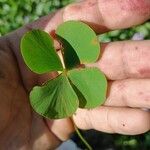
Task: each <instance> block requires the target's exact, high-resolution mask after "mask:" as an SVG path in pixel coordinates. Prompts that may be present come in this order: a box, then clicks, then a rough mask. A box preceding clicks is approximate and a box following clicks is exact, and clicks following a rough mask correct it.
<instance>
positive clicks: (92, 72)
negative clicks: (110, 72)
mask: <svg viewBox="0 0 150 150" xmlns="http://www.w3.org/2000/svg"><path fill="white" fill-rule="evenodd" d="M68 76H69V78H70V80H71V82H72V84H73V85H74V86H75V87H74V86H73V88H74V90H75V91H76V94H77V95H78V98H79V107H80V108H94V107H97V106H99V105H101V104H103V103H104V101H105V99H106V92H107V80H106V77H105V75H104V74H103V73H102V72H100V70H99V69H97V68H84V69H74V70H71V71H69V72H68Z"/></svg>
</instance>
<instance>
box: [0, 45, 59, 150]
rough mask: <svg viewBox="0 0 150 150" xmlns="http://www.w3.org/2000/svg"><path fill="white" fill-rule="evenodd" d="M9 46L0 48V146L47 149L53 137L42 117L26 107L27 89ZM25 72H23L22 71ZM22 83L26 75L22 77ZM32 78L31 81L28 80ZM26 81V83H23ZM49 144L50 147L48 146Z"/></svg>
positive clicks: (27, 103) (0, 147) (1, 147)
mask: <svg viewBox="0 0 150 150" xmlns="http://www.w3.org/2000/svg"><path fill="white" fill-rule="evenodd" d="M16 62H17V61H16V60H15V58H14V55H13V54H12V52H11V50H10V49H9V46H8V47H6V48H1V49H0V68H1V70H0V97H1V101H0V149H9V148H10V146H11V149H12V150H13V149H21V148H24V149H32V148H31V147H34V148H35V149H36V146H37V145H38V148H39V149H40V147H39V144H38V143H39V142H40V143H41V142H42V141H44V142H43V145H44V146H43V145H42V143H41V148H44V147H45V149H47V148H48V147H49V146H50V145H51V143H52V142H53V140H55V143H57V140H56V138H55V137H54V136H52V134H51V133H50V132H48V128H47V126H46V123H45V122H44V121H43V119H42V118H41V117H39V116H37V115H36V114H35V113H33V111H32V110H31V108H30V105H29V99H28V92H27V90H28V89H26V87H25V86H24V84H23V82H22V81H23V80H22V78H21V76H20V73H19V72H20V70H19V69H18V66H17V63H16ZM25 76H26V75H25ZM24 82H25V83H27V82H26V79H25V80H24ZM31 82H32V81H31ZM27 84H29V83H27ZM51 148H52V147H51Z"/></svg>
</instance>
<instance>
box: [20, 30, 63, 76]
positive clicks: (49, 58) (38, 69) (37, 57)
mask: <svg viewBox="0 0 150 150" xmlns="http://www.w3.org/2000/svg"><path fill="white" fill-rule="evenodd" d="M53 45H54V44H53V39H52V38H51V37H50V35H49V34H48V33H46V32H44V31H41V30H32V31H30V32H27V33H26V34H25V35H24V37H23V38H22V40H21V53H22V56H23V58H24V61H25V63H26V64H27V66H28V67H29V68H30V69H31V70H32V71H33V72H35V73H38V74H42V73H47V72H50V71H62V70H63V66H62V64H61V61H60V59H59V57H58V55H57V53H56V52H55V49H54V46H53Z"/></svg>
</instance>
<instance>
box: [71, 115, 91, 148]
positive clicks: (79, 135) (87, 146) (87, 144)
mask: <svg viewBox="0 0 150 150" xmlns="http://www.w3.org/2000/svg"><path fill="white" fill-rule="evenodd" d="M71 120H72V122H73V125H74V128H75V131H76V133H77V135H78V137H79V138H80V139H81V141H82V142H83V143H84V145H85V146H86V148H87V149H88V150H93V148H92V147H91V146H90V145H89V143H88V142H87V141H86V140H85V138H84V137H83V136H82V134H81V133H80V131H79V129H78V127H77V126H76V125H75V123H74V121H73V119H72V118H71Z"/></svg>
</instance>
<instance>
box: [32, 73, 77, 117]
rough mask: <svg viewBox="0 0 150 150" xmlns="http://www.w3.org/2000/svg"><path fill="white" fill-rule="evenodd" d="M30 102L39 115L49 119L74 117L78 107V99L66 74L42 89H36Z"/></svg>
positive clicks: (49, 82)
mask: <svg viewBox="0 0 150 150" xmlns="http://www.w3.org/2000/svg"><path fill="white" fill-rule="evenodd" d="M30 102H31V105H32V107H33V109H34V110H35V111H36V112H37V113H39V114H40V115H42V116H44V117H46V118H49V119H60V118H65V117H69V116H72V115H73V113H74V112H75V111H76V109H77V107H78V97H77V95H76V93H75V92H74V90H73V89H72V87H71V85H70V83H69V81H68V79H67V77H66V75H64V74H61V75H59V76H58V77H57V78H55V79H53V80H50V81H48V82H47V83H46V84H45V85H44V86H42V87H38V86H37V87H34V88H33V90H32V91H31V93H30Z"/></svg>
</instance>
